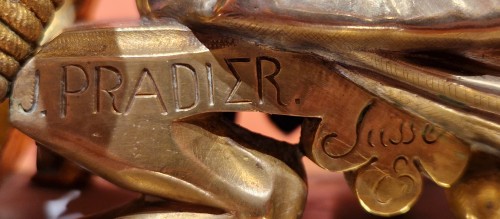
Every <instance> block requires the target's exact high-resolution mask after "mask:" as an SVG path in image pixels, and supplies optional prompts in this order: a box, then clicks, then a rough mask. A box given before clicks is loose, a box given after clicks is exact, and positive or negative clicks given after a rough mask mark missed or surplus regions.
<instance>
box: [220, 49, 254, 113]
mask: <svg viewBox="0 0 500 219" xmlns="http://www.w3.org/2000/svg"><path fill="white" fill-rule="evenodd" d="M224 61H225V62H226V65H227V67H228V68H229V71H231V73H232V74H233V76H234V77H235V78H236V84H235V85H234V87H233V89H232V90H231V93H230V94H229V96H228V97H227V99H226V103H227V104H248V103H252V101H250V100H246V99H243V100H233V98H234V95H235V94H236V91H238V89H239V88H240V86H241V83H242V81H241V77H240V75H239V74H238V71H236V68H235V67H234V65H233V63H241V62H243V63H248V62H250V58H232V59H224Z"/></svg>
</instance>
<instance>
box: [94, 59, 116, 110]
mask: <svg viewBox="0 0 500 219" xmlns="http://www.w3.org/2000/svg"><path fill="white" fill-rule="evenodd" d="M105 72H108V73H109V74H113V75H114V76H116V84H115V86H113V87H111V88H107V89H106V88H103V87H102V86H101V81H102V78H101V77H102V75H103V73H105ZM94 79H95V82H94V83H95V88H96V93H95V104H94V107H95V108H94V114H97V113H99V112H100V111H101V92H104V93H106V94H108V96H109V97H110V98H111V105H112V106H113V112H114V113H117V114H120V111H119V110H118V107H117V105H116V96H115V94H114V92H116V91H118V90H119V89H120V88H121V86H122V85H123V76H122V74H121V73H120V71H119V70H118V69H117V68H115V67H113V66H96V67H95V77H94Z"/></svg>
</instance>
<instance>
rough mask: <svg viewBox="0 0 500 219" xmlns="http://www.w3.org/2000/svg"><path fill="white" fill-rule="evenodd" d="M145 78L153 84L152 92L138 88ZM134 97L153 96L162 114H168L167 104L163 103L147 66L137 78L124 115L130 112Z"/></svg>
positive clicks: (144, 97) (147, 97) (145, 97)
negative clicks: (143, 91)
mask: <svg viewBox="0 0 500 219" xmlns="http://www.w3.org/2000/svg"><path fill="white" fill-rule="evenodd" d="M146 80H149V81H150V82H151V83H152V84H153V88H154V91H153V93H149V92H145V93H141V91H140V89H141V87H142V86H143V84H144V83H145V81H146ZM136 98H142V99H151V98H154V99H155V100H156V101H157V102H158V104H159V105H160V106H161V108H162V113H161V114H162V115H167V114H168V111H167V106H166V105H165V102H164V101H163V98H162V96H161V94H160V90H159V89H158V85H157V84H156V81H155V80H154V78H153V76H152V75H151V72H150V71H149V70H148V69H147V68H144V69H143V71H142V74H141V76H140V78H139V80H138V81H137V84H136V86H135V88H134V93H133V95H132V96H131V97H130V100H129V102H128V105H127V107H126V109H125V115H127V114H129V113H130V109H131V108H132V105H133V104H134V102H135V100H136Z"/></svg>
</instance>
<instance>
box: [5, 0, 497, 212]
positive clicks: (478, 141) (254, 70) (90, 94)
mask: <svg viewBox="0 0 500 219" xmlns="http://www.w3.org/2000/svg"><path fill="white" fill-rule="evenodd" d="M347 2H348V3H349V4H348V3H346V2H343V1H331V2H326V1H310V0H298V1H287V0H276V1H260V0H255V1H238V0H235V1H222V0H209V1H202V0H193V1H182V2H179V1H173V0H149V1H148V0H138V1H137V3H138V8H139V10H140V12H141V13H142V15H143V16H145V17H148V18H149V19H151V20H150V21H147V20H143V21H140V22H136V23H123V24H116V25H112V24H109V25H87V26H77V27H74V28H71V29H68V30H66V31H65V32H63V33H62V34H61V35H59V36H58V37H56V38H55V39H53V40H52V41H50V42H48V43H47V44H46V45H44V46H43V47H42V48H41V49H40V51H39V52H38V53H37V54H36V55H35V56H34V57H33V58H32V59H30V60H29V61H28V62H27V63H26V64H25V66H24V67H23V68H22V69H21V70H20V72H19V73H18V76H17V80H16V82H15V84H14V85H13V87H12V95H11V98H10V101H11V108H10V119H11V121H12V123H13V124H14V125H15V126H16V127H17V128H19V129H20V130H22V131H24V132H25V133H26V134H28V135H30V136H31V137H33V138H34V139H35V140H36V141H38V142H39V143H40V144H42V145H44V146H46V147H47V148H48V149H50V150H53V151H54V152H56V153H58V154H60V155H62V156H63V157H65V158H67V159H70V160H72V161H75V162H77V163H78V164H80V165H81V166H83V167H85V168H86V169H88V170H90V171H91V172H93V173H95V174H97V175H99V176H102V177H103V178H105V179H107V180H109V181H111V182H112V183H115V184H117V185H119V186H121V187H124V188H126V189H129V190H134V191H138V192H141V193H143V194H145V195H147V196H146V197H155V198H153V199H154V200H155V201H154V202H152V201H148V200H146V199H147V198H146V199H143V200H139V201H137V202H135V203H132V204H131V206H133V207H130V208H129V211H127V212H123V211H120V210H117V211H115V212H110V214H105V215H101V216H102V217H109V216H110V215H112V216H129V217H133V218H136V217H141V216H158V217H178V218H182V217H196V218H205V217H211V218H218V217H221V218H226V217H235V218H297V217H300V216H301V214H302V211H303V206H304V203H305V198H306V194H307V186H306V183H305V180H304V179H305V175H306V174H305V171H304V169H303V167H302V162H301V157H302V156H304V155H305V156H307V157H308V158H309V159H311V160H313V161H314V162H315V163H316V164H318V165H319V166H321V167H323V168H326V169H328V170H331V171H343V172H345V173H346V178H347V180H348V181H349V183H350V185H351V186H352V188H353V190H354V192H355V193H356V195H357V197H358V198H359V200H360V203H361V204H362V205H363V207H364V208H365V209H366V210H367V211H369V212H372V213H374V214H378V215H384V216H389V215H396V214H401V213H404V212H406V211H408V210H409V209H410V207H411V206H412V205H413V204H414V203H415V201H416V200H417V198H418V196H419V195H420V193H421V191H422V184H423V183H422V177H421V175H423V176H426V177H427V178H429V179H430V180H432V181H434V182H435V183H437V184H438V185H440V186H443V187H450V186H452V185H453V183H455V182H457V181H458V183H457V185H456V186H453V187H452V189H451V190H450V192H449V197H450V203H452V205H453V207H454V208H455V212H457V214H458V215H460V216H463V215H465V216H464V217H467V215H478V216H477V217H481V215H486V214H491V215H495V214H496V213H495V212H496V211H498V210H495V209H497V208H496V207H495V206H497V205H498V203H496V202H495V201H491V200H494V199H495V197H497V195H495V194H496V193H498V191H499V190H500V188H499V187H498V182H499V179H498V177H497V175H498V168H493V167H490V168H491V169H490V171H488V172H487V174H482V175H481V174H478V171H480V170H484V169H487V168H482V167H483V166H485V165H481V164H478V163H477V162H476V160H477V159H476V160H473V162H471V165H472V166H473V167H481V168H479V170H478V169H477V168H476V169H474V168H473V167H472V168H471V167H470V166H469V167H468V170H467V172H466V175H465V177H463V178H462V179H461V176H462V174H463V173H464V172H465V170H466V169H467V163H468V160H469V156H470V154H471V150H473V151H475V152H474V153H478V152H477V151H482V152H481V153H486V154H487V156H489V159H491V160H493V161H498V155H499V153H500V152H499V150H500V125H499V124H500V116H499V114H500V102H499V98H498V95H499V94H500V91H499V88H500V85H499V81H498V72H499V71H498V70H499V69H500V64H499V63H498V55H499V54H500V53H499V52H498V49H499V47H500V34H499V33H500V19H499V14H500V10H499V5H498V3H497V2H496V1H494V0H492V1H482V2H481V3H478V2H477V1H472V0H465V1H461V2H463V4H458V3H457V2H456V1H444V0H441V1H437V2H436V3H433V4H434V6H431V4H430V3H429V4H419V5H417V4H415V3H413V1H401V3H399V4H395V3H390V2H392V1H384V0H380V1H376V0H373V1H369V2H366V3H362V2H361V1H356V0H352V1H347ZM426 2H427V1H426ZM472 3H477V4H476V5H475V6H476V7H475V8H474V10H470V6H467V5H470V4H472ZM453 5H456V6H457V7H451V6H453ZM389 6H390V7H389ZM458 6H459V7H458ZM384 7H385V8H384ZM171 18H174V19H176V21H174V20H172V19H171ZM178 22H180V23H182V24H180V23H178ZM184 25H186V26H184ZM0 82H1V78H0ZM7 86H8V85H7V84H6V85H5V86H4V87H7ZM0 88H2V85H1V83H0ZM4 90H5V89H4ZM0 91H2V89H0ZM243 111H259V112H264V113H268V114H277V115H289V116H298V117H304V118H305V120H304V123H303V125H302V135H301V141H300V143H299V144H297V145H290V144H288V143H284V142H280V141H277V140H274V139H271V138H268V137H264V136H261V135H259V134H255V133H252V132H250V131H248V130H246V129H244V128H241V127H239V126H237V125H235V124H233V123H232V122H230V121H228V120H226V119H225V118H224V117H223V116H222V114H221V113H223V112H243ZM471 148H472V149H471ZM493 163H494V162H493ZM488 164H490V163H488ZM471 188H478V189H482V190H481V191H484V192H481V194H485V195H483V196H484V198H483V196H481V197H478V198H477V200H480V201H483V200H486V201H484V202H485V203H486V204H484V205H477V206H474V207H472V208H467V207H464V206H467V205H468V204H467V203H468V202H467V201H469V199H470V198H468V197H471V196H473V194H470V191H475V190H477V189H472V190H471ZM467 192H469V193H467ZM495 192H496V193H495ZM462 193H467V195H461V194H462ZM492 194H493V195H492ZM464 197H466V198H464ZM492 197H493V198H492ZM165 200H176V201H180V202H183V203H189V204H185V205H186V206H187V205H193V206H204V207H199V208H197V209H198V210H197V211H194V210H192V209H193V208H192V207H185V208H182V207H179V208H177V207H176V206H177V205H176V204H173V205H170V207H165V208H162V207H158V208H151V206H157V204H152V203H157V202H160V203H169V202H167V201H165ZM470 200H476V199H470ZM172 206H174V207H172ZM182 206H184V205H182ZM484 206H486V207H484ZM491 206H493V207H491ZM181 208H182V209H184V210H180V209H181ZM195 208H196V207H195ZM484 208H486V210H484ZM131 209H134V210H131ZM135 209H137V210H135ZM189 209H191V210H189ZM492 209H493V210H492ZM177 211H178V212H177ZM477 212H479V213H477ZM492 212H493V213H492Z"/></svg>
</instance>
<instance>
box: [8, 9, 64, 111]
mask: <svg viewBox="0 0 500 219" xmlns="http://www.w3.org/2000/svg"><path fill="white" fill-rule="evenodd" d="M63 2H64V1H63V0H53V1H50V0H36V1H33V0H4V1H0V81H2V80H4V79H5V78H6V79H8V80H13V79H14V78H15V76H16V74H17V72H18V71H19V68H20V67H21V66H22V64H23V63H24V61H25V60H26V59H28V58H29V56H30V55H32V53H33V52H34V49H35V48H36V47H37V45H38V43H39V41H40V40H41V39H42V37H43V34H44V30H45V27H46V25H47V24H48V23H49V21H50V19H51V18H52V16H53V14H54V13H55V8H58V7H59V6H60V5H61V4H62V3H63ZM68 2H69V0H68ZM66 19H69V18H66ZM7 91H8V88H7V87H4V86H2V85H0V101H3V100H4V99H5V97H6V96H5V94H6V93H7Z"/></svg>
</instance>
